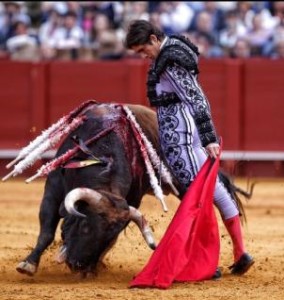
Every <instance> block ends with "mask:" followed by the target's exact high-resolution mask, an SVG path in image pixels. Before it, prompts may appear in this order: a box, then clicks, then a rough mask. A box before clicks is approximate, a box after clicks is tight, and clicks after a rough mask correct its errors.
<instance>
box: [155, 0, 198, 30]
mask: <svg viewBox="0 0 284 300" xmlns="http://www.w3.org/2000/svg"><path fill="white" fill-rule="evenodd" d="M159 13H160V18H161V25H162V29H163V31H164V32H165V33H166V34H168V35H169V34H180V33H184V32H186V31H187V29H188V28H189V26H190V25H191V22H192V19H193V16H194V11H193V9H192V8H191V7H190V6H189V5H187V3H185V2H183V1H161V2H160V5H159Z"/></svg>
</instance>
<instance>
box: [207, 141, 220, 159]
mask: <svg viewBox="0 0 284 300" xmlns="http://www.w3.org/2000/svg"><path fill="white" fill-rule="evenodd" d="M205 149H206V151H207V153H208V154H209V156H210V157H212V158H217V156H218V155H219V154H220V145H219V144H217V143H211V144H208V145H207V146H206V147H205Z"/></svg>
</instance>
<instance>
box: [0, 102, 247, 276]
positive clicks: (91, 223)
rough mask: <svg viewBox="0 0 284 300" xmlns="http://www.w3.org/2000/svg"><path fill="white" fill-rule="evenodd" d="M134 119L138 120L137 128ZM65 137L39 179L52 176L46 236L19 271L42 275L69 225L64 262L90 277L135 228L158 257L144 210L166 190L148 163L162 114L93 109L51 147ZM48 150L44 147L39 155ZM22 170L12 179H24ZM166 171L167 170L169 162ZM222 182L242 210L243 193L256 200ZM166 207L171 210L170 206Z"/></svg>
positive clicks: (45, 206)
mask: <svg viewBox="0 0 284 300" xmlns="http://www.w3.org/2000/svg"><path fill="white" fill-rule="evenodd" d="M129 112H131V113H132V115H130V117H129ZM127 114H128V115H127ZM131 117H132V118H133V117H135V119H134V120H132V121H131ZM135 120H136V121H137V122H135ZM71 121H72V122H71ZM134 125H135V126H136V127H135V126H134ZM137 126H138V127H137ZM63 131H64V133H65V135H66V136H65V137H64V138H63V140H62V142H61V144H60V146H59V147H58V150H57V152H56V155H55V158H54V160H52V162H51V163H49V164H48V165H47V166H45V168H43V169H40V170H39V172H38V176H40V175H43V174H47V179H46V182H45V188H44V194H43V198H42V202H41V205H40V211H39V220H40V232H39V236H38V239H37V243H36V246H35V247H34V249H33V250H32V251H31V252H30V253H29V255H28V256H27V257H26V258H25V259H24V260H23V261H21V262H20V263H19V264H18V266H17V268H16V269H17V271H18V272H20V273H24V274H27V275H30V276H32V275H34V274H35V273H36V271H37V269H38V266H39V264H40V259H41V256H42V254H43V252H44V251H45V250H46V249H47V248H48V247H49V245H50V244H51V243H52V242H53V241H54V238H55V233H56V230H57V227H58V225H59V222H60V220H61V219H63V220H62V224H61V237H62V243H63V245H62V246H61V247H60V251H59V254H58V257H57V259H58V261H59V262H65V263H66V264H67V265H68V267H69V268H70V270H71V271H73V272H79V273H80V274H82V276H86V274H88V273H92V272H94V271H95V270H96V266H97V264H98V262H99V261H100V260H102V259H103V257H104V255H105V254H106V253H107V251H108V250H109V249H110V248H111V247H112V246H113V245H114V243H115V242H116V240H117V238H118V236H119V234H120V233H121V232H122V231H123V230H124V229H125V228H126V227H127V225H128V224H129V222H131V221H134V222H135V223H136V224H137V226H138V227H139V229H140V231H141V233H142V235H143V237H144V239H145V240H146V242H147V244H148V245H149V247H150V248H152V249H155V241H154V238H153V235H152V232H151V229H150V227H149V225H148V223H147V221H146V220H145V218H144V217H143V215H142V214H141V213H140V212H139V210H138V209H139V206H140V204H141V200H142V198H143V196H144V195H145V194H147V193H151V191H153V190H155V189H157V187H158V186H159V185H156V186H154V188H153V183H152V186H151V182H153V181H155V180H154V179H155V178H156V177H155V175H156V174H158V173H159V172H158V171H157V168H156V170H154V167H157V166H154V167H153V168H151V167H149V161H150V159H149V156H147V155H146V156H145V152H147V151H146V148H147V143H148V146H149V145H150V146H151V145H152V146H153V149H152V150H151V151H152V152H153V151H155V150H157V151H158V128H157V120H156V114H155V113H154V112H153V111H152V110H151V109H149V108H146V107H144V106H141V105H130V104H129V105H118V104H99V103H97V102H95V101H88V102H87V103H84V104H83V105H82V106H80V107H79V108H77V109H75V110H74V111H73V112H72V113H70V114H69V116H68V118H66V119H65V120H64V122H61V124H60V126H59V125H58V126H57V127H56V128H55V129H54V128H53V129H52V130H51V131H50V132H48V134H47V136H48V137H49V146H50V144H54V143H53V142H50V139H51V137H52V138H53V140H54V139H55V137H57V138H58V135H59V133H61V135H60V137H61V138H62V136H64V135H63V134H62V132H63ZM58 139H59V140H60V138H58ZM44 143H45V144H46V143H47V142H46V141H45V142H44ZM44 143H43V141H41V142H40V143H39V142H38V144H40V146H38V147H43V146H42V145H43V144H44ZM47 144H48V143H47ZM34 147H35V148H36V146H34ZM43 149H44V150H46V148H44V147H43ZM33 151H35V150H33ZM42 151H43V150H42ZM26 152H29V151H26ZM37 154H39V153H37ZM29 155H30V156H32V155H31V154H29ZM152 155H153V153H152ZM34 156H35V155H34ZM37 156H38V155H37ZM20 158H21V157H20ZM20 158H18V160H19V159H20ZM156 159H157V157H156ZM146 162H148V164H147V163H146ZM14 163H15V162H14ZM19 164H20V163H18V164H17V165H16V166H15V167H14V171H12V172H11V173H10V175H9V176H11V175H13V176H15V175H17V174H18V173H17V172H21V171H22V169H23V166H21V165H20V166H19ZM29 164H31V163H29ZM159 164H160V165H162V166H163V164H162V161H159ZM10 166H11V164H10ZM17 166H18V168H17ZM152 166H153V165H152ZM160 169H161V168H160ZM164 169H166V168H164ZM153 170H154V171H153ZM44 171H45V172H44ZM151 172H152V173H153V174H152V178H151V177H150V178H149V173H151ZM164 172H166V171H164ZM165 174H166V175H167V176H168V175H169V174H168V173H164V179H165V178H167V180H164V181H163V191H164V192H166V193H169V192H170V188H172V189H173V191H174V192H175V193H176V194H177V195H179V196H178V197H179V198H181V197H182V195H183V194H184V191H182V190H181V188H180V187H179V185H178V183H177V182H175V181H174V179H172V178H171V176H168V177H167V176H166V175H165ZM9 176H6V178H4V180H6V179H7V178H8V177H9ZM153 176H154V177H153ZM159 176H160V177H162V174H161V173H160V174H159ZM35 177H36V176H35ZM153 178H154V179H153ZM169 178H170V179H169ZM220 178H221V180H222V181H223V182H224V184H225V186H226V187H227V188H228V190H229V191H230V192H231V193H232V194H233V195H234V197H235V199H236V201H237V203H238V204H239V205H240V206H241V202H240V201H239V198H238V197H237V192H241V193H242V194H243V195H245V196H246V197H250V195H251V194H248V193H246V192H244V191H242V190H241V189H239V188H238V187H236V186H235V185H234V184H233V183H232V182H231V181H230V179H229V178H228V176H227V175H225V174H223V173H221V174H220ZM32 179H34V178H32ZM30 181H31V180H30ZM28 182H29V181H28ZM151 187H152V188H151ZM251 192H252V191H251ZM158 194H159V192H158ZM157 197H159V195H158V196H157ZM163 206H164V209H166V208H165V204H164V203H163Z"/></svg>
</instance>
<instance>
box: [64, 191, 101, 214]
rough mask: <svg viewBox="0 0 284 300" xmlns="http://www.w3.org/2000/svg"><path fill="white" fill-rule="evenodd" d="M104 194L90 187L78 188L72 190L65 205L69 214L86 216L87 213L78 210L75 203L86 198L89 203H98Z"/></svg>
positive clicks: (66, 198)
mask: <svg viewBox="0 0 284 300" xmlns="http://www.w3.org/2000/svg"><path fill="white" fill-rule="evenodd" d="M102 197H103V196H102V194H100V193H98V192H96V191H94V190H91V189H88V188H76V189H74V190H72V191H70V192H69V193H68V194H67V195H66V197H65V200H64V205H65V208H66V210H67V211H68V213H69V214H72V215H76V216H79V217H86V215H84V214H82V213H80V212H78V211H77V210H76V209H75V203H76V202H77V201H79V200H84V201H85V202H87V203H89V204H95V205H96V204H97V203H99V201H100V200H101V198H102Z"/></svg>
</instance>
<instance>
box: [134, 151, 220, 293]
mask: <svg viewBox="0 0 284 300" xmlns="http://www.w3.org/2000/svg"><path fill="white" fill-rule="evenodd" d="M219 163H220V155H219V156H218V158H217V159H216V160H214V161H213V160H212V159H211V158H209V157H208V159H207V160H206V162H205V163H204V164H203V166H202V168H201V169H200V171H199V172H198V174H197V177H196V178H195V180H194V181H193V183H192V184H191V185H190V187H189V189H188V190H187V192H186V194H185V195H184V197H183V199H182V201H181V203H180V205H179V207H178V209H177V211H176V213H175V215H174V217H173V219H172V221H171V223H170V224H169V226H168V228H167V230H166V232H165V234H164V236H163V237H162V239H161V241H160V243H159V245H158V247H157V248H156V250H155V251H154V252H153V254H152V256H151V257H150V260H149V261H148V263H147V264H146V266H145V267H144V268H143V269H142V271H141V272H140V273H139V274H138V275H136V276H135V277H134V279H133V280H132V281H131V282H130V287H143V288H146V287H156V288H161V289H166V288H168V287H170V286H171V284H172V283H173V282H175V281H176V282H187V281H201V280H207V279H211V278H212V276H213V275H214V273H215V271H216V268H217V266H218V261H219V252H220V237H219V230H218V223H217V219H216V215H215V211H214V207H213V195H214V189H215V184H216V178H217V173H218V169H219Z"/></svg>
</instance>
